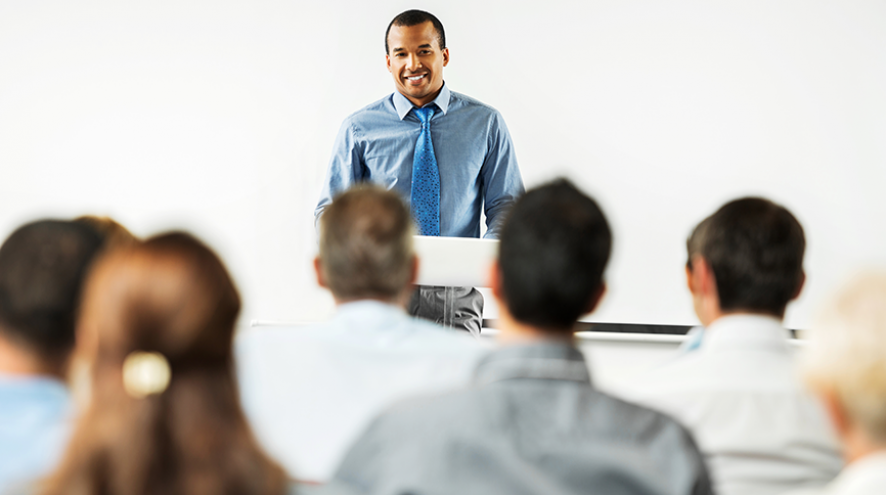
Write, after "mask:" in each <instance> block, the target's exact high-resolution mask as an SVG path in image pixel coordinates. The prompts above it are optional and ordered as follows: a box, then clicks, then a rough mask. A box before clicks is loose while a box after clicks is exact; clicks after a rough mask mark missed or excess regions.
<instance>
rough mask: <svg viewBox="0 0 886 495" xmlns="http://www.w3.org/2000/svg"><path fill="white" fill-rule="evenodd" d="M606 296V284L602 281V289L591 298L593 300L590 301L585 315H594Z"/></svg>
mask: <svg viewBox="0 0 886 495" xmlns="http://www.w3.org/2000/svg"><path fill="white" fill-rule="evenodd" d="M604 294H606V282H603V281H600V287H599V288H598V289H597V291H596V292H594V295H592V296H591V300H590V301H588V308H587V309H586V310H585V314H587V313H592V312H593V311H594V310H595V309H597V306H598V305H599V304H600V300H601V299H603V295H604Z"/></svg>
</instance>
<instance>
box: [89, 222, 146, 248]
mask: <svg viewBox="0 0 886 495" xmlns="http://www.w3.org/2000/svg"><path fill="white" fill-rule="evenodd" d="M74 222H76V223H81V224H83V225H87V226H89V227H91V228H92V229H93V230H95V231H96V232H98V233H99V234H100V235H101V236H102V237H103V238H104V240H105V246H107V247H111V248H114V247H119V246H128V245H130V244H132V243H134V242H138V238H137V237H135V236H134V235H132V232H130V231H129V230H128V229H127V228H126V227H124V226H123V225H121V224H120V223H119V222H117V221H116V220H114V219H113V218H111V217H99V216H95V215H83V216H80V217H77V218H75V219H74Z"/></svg>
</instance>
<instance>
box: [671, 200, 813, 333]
mask: <svg viewBox="0 0 886 495" xmlns="http://www.w3.org/2000/svg"><path fill="white" fill-rule="evenodd" d="M805 249H806V238H805V237H804V234H803V227H802V226H801V225H800V222H798V221H797V219H796V218H794V215H792V214H791V212H790V211H788V210H787V209H786V208H784V207H783V206H780V205H777V204H775V203H773V202H772V201H769V200H767V199H763V198H742V199H736V200H734V201H730V202H729V203H726V204H725V205H723V206H722V207H721V208H720V209H719V210H717V211H716V212H715V213H714V214H713V215H711V216H709V217H707V218H706V219H704V220H703V221H702V222H701V223H699V224H698V226H697V227H696V228H695V230H694V231H693V232H692V234H691V235H690V236H689V239H688V240H687V241H686V250H687V254H688V260H687V262H686V267H687V271H688V272H689V273H688V275H691V273H692V272H693V271H694V270H695V269H696V268H697V265H699V264H703V265H704V269H707V268H710V270H712V271H713V275H714V279H715V280H716V290H717V296H718V299H719V306H720V308H719V309H720V310H721V311H722V312H746V313H760V314H768V315H771V316H775V317H778V318H782V317H784V312H785V308H786V307H787V304H788V302H790V301H791V300H792V299H794V298H796V297H797V295H798V294H799V292H800V289H801V288H802V287H803V282H804V280H805V275H804V272H803V253H804V251H805Z"/></svg>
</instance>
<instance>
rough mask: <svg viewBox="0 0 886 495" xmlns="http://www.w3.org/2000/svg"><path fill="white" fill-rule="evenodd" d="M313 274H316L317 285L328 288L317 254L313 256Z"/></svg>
mask: <svg viewBox="0 0 886 495" xmlns="http://www.w3.org/2000/svg"><path fill="white" fill-rule="evenodd" d="M314 274H316V275H317V285H319V286H320V287H323V288H324V289H328V288H329V286H328V285H326V279H325V278H324V277H323V263H322V262H321V261H320V257H319V256H315V257H314Z"/></svg>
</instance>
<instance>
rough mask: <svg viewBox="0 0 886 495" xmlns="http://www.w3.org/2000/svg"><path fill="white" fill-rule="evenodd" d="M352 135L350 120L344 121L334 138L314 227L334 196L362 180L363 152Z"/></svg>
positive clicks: (315, 210) (315, 214) (315, 212)
mask: <svg viewBox="0 0 886 495" xmlns="http://www.w3.org/2000/svg"><path fill="white" fill-rule="evenodd" d="M354 134H355V133H354V127H353V124H352V123H351V119H345V121H344V122H342V125H341V128H339V130H338V135H337V136H336V137H335V145H334V146H333V147H332V157H331V158H330V159H329V170H328V171H327V172H326V182H325V183H324V184H323V192H321V193H320V201H319V202H318V203H317V208H316V209H314V227H316V226H317V225H318V222H319V220H320V215H322V214H323V210H325V209H326V207H327V206H329V204H330V203H332V198H333V197H335V195H336V194H338V193H340V192H342V191H345V190H347V189H348V188H350V187H351V186H353V185H354V184H356V183H357V182H361V181H362V180H363V173H364V169H365V166H364V163H363V150H362V146H361V144H360V143H358V142H357V140H356V138H355V137H354Z"/></svg>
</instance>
